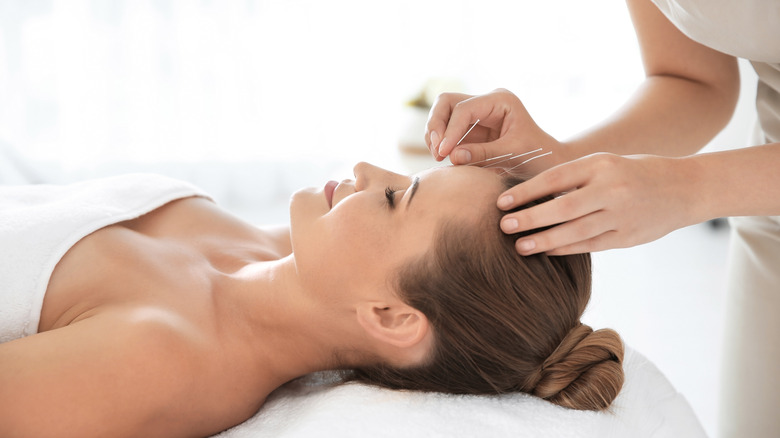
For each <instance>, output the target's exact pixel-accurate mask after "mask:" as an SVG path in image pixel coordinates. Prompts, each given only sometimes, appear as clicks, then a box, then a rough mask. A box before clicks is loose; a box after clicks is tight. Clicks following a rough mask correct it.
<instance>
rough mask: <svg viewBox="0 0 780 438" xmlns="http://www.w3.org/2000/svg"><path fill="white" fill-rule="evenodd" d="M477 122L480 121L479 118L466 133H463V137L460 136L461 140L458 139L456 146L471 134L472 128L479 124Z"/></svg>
mask: <svg viewBox="0 0 780 438" xmlns="http://www.w3.org/2000/svg"><path fill="white" fill-rule="evenodd" d="M477 123H479V119H477V121H476V122H474V124H473V125H471V128H469V130H468V131H466V133H465V134H463V137H461V138H460V140H458V142H457V143H455V146H458V145H460V143H461V142H462V141H463V139H464V138H466V136H467V135H469V132H471V130H472V129H474V127H475V126H477Z"/></svg>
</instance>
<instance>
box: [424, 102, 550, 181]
mask: <svg viewBox="0 0 780 438" xmlns="http://www.w3.org/2000/svg"><path fill="white" fill-rule="evenodd" d="M477 119H479V124H478V125H477V126H475V127H474V129H473V130H472V131H471V132H470V133H469V135H468V136H467V137H466V138H465V139H464V140H463V142H462V143H461V144H460V146H457V147H456V146H455V145H456V143H457V142H458V140H460V139H461V137H463V135H464V134H465V133H466V132H467V131H468V130H469V128H470V127H471V125H472V124H473V123H474V122H475V121H476V120H477ZM426 128H427V129H426V132H425V143H426V144H427V145H428V148H429V149H430V151H431V154H432V155H433V156H434V158H436V160H437V161H441V160H443V159H444V157H446V156H448V155H449V157H450V161H452V163H453V164H469V163H473V162H477V161H482V160H485V159H487V158H492V157H497V156H500V155H504V154H507V153H510V152H512V153H515V154H520V153H523V152H527V151H531V150H534V149H537V148H539V147H542V148H544V152H549V151H552V152H553V155H552V156H550V157H545V158H544V159H540V160H535V161H534V162H533V164H534V166H535V167H534V168H528V169H523V170H525V171H530V172H531V173H537V172H538V171H541V170H543V169H546V168H548V167H551V166H553V165H555V164H558V163H562V162H563V161H565V160H564V159H563V157H562V156H561V151H560V143H559V142H558V141H557V140H555V139H554V138H553V137H552V136H550V135H548V134H547V133H546V132H544V131H543V130H542V129H541V128H539V126H538V125H537V124H536V122H534V120H533V119H532V118H531V116H530V115H529V114H528V111H526V109H525V106H523V104H522V102H520V99H518V98H517V96H515V95H514V94H512V93H511V92H509V91H507V90H504V89H498V90H495V91H492V92H490V93H487V94H483V95H479V96H469V95H467V94H457V93H443V94H441V95H439V97H438V98H437V99H436V102H435V103H434V104H433V108H431V112H430V114H429V116H428V124H427V126H426ZM529 164H531V163H529Z"/></svg>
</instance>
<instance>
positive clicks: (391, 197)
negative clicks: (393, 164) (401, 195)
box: [385, 186, 398, 209]
mask: <svg viewBox="0 0 780 438" xmlns="http://www.w3.org/2000/svg"><path fill="white" fill-rule="evenodd" d="M397 191H398V189H395V188H393V187H389V186H388V187H387V188H386V189H385V197H386V198H387V206H388V207H390V209H394V208H395V192H397Z"/></svg>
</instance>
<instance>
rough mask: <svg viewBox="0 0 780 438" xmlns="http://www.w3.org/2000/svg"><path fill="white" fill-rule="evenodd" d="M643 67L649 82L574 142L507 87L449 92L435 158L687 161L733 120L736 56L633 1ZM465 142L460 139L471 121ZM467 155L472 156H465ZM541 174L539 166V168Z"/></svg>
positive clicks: (430, 131) (433, 124) (436, 117)
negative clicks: (538, 119)
mask: <svg viewBox="0 0 780 438" xmlns="http://www.w3.org/2000/svg"><path fill="white" fill-rule="evenodd" d="M627 4H628V8H629V11H630V13H631V18H632V20H633V22H634V26H635V28H636V33H637V38H638V42H639V46H640V49H641V53H642V60H643V63H644V67H645V80H644V82H643V83H642V84H641V85H640V87H639V88H638V89H637V91H636V92H635V93H634V95H633V96H632V97H631V98H630V99H629V100H628V101H627V102H626V103H625V104H624V105H623V106H622V107H621V108H620V109H619V110H618V111H616V112H615V114H614V115H612V116H611V117H610V118H608V119H607V120H605V121H603V122H602V123H600V124H598V125H597V126H595V127H593V128H592V129H589V130H587V131H585V132H583V133H581V134H579V135H577V136H575V137H574V138H571V139H569V140H568V141H564V142H561V141H558V140H556V139H555V138H554V137H553V136H551V135H549V134H548V133H546V132H544V131H543V130H542V129H541V128H540V127H539V126H538V125H536V123H535V122H534V120H533V119H532V118H531V116H530V114H529V113H528V112H527V111H526V109H525V107H524V106H523V104H522V103H521V102H520V100H519V99H517V98H516V97H515V96H514V95H512V94H511V93H509V92H507V91H506V90H496V91H494V92H492V93H488V94H485V95H482V96H475V97H472V96H468V95H460V94H454V93H445V94H443V95H441V96H440V97H439V99H437V102H436V103H435V104H434V107H433V109H432V110H431V114H430V117H429V119H428V124H427V131H426V134H425V140H426V143H427V144H428V147H429V148H430V150H431V153H432V155H433V156H434V157H435V158H436V159H438V160H441V159H443V158H444V157H445V156H449V157H450V159H451V161H452V162H453V163H456V164H467V163H470V162H474V161H480V160H483V159H486V158H490V157H495V156H499V155H503V154H506V153H509V152H512V153H522V152H526V151H530V150H533V149H535V148H537V147H540V146H541V147H543V148H544V149H545V150H546V151H553V156H552V158H553V159H547V160H544V163H542V160H540V161H539V162H538V163H537V162H535V163H534V167H539V166H544V164H545V163H546V167H552V165H554V164H561V163H564V162H566V161H570V160H573V159H576V158H580V157H583V156H586V155H590V154H592V153H595V152H611V153H615V154H619V155H628V154H638V153H649V154H656V155H664V156H684V155H689V154H691V153H694V152H696V151H698V150H699V149H701V148H702V147H703V146H704V145H705V144H706V143H707V142H708V141H709V140H711V139H712V138H713V137H714V136H715V135H716V134H717V133H718V132H719V131H720V130H721V129H722V128H723V127H724V126H725V125H726V123H727V122H728V121H729V119H730V118H731V115H732V113H733V111H734V108H735V106H736V102H737V97H738V95H739V86H740V83H739V69H738V66H737V60H736V58H734V57H732V56H729V55H726V54H723V53H720V52H718V51H715V50H712V49H710V48H708V47H706V46H703V45H701V44H699V43H697V42H695V41H693V40H691V39H690V38H688V37H687V36H685V35H684V34H683V33H682V32H681V31H680V30H678V29H677V28H676V27H675V26H674V25H673V24H672V23H671V22H670V21H669V20H668V19H667V18H666V17H665V16H664V15H663V14H662V13H661V11H660V10H659V9H658V8H657V7H656V6H655V5H653V4H652V3H651V1H650V0H627ZM477 119H479V120H480V123H479V125H478V126H477V127H476V129H474V130H473V132H471V133H470V134H469V136H468V137H467V138H466V139H465V141H464V142H463V144H462V145H460V146H458V147H455V143H456V142H457V141H458V139H460V138H461V136H463V134H465V133H466V131H467V130H468V129H469V127H470V126H471V124H472V123H474V122H475V121H476V120H477ZM466 151H468V153H469V156H470V158H464V157H465V155H462V154H463V152H466ZM534 170H536V169H534Z"/></svg>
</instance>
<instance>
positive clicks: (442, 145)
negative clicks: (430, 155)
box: [437, 137, 447, 157]
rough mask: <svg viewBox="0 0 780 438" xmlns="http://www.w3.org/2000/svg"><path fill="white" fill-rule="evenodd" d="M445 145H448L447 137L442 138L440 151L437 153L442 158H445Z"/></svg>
mask: <svg viewBox="0 0 780 438" xmlns="http://www.w3.org/2000/svg"><path fill="white" fill-rule="evenodd" d="M444 143H447V137H444V138H442V139H441V143H439V150H438V151H437V152H438V153H439V156H440V157H443V156H444V154H442V153H441V152H442V151H443V150H444Z"/></svg>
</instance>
